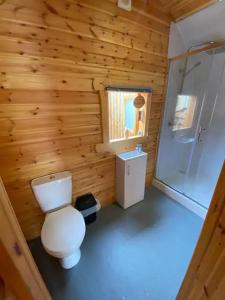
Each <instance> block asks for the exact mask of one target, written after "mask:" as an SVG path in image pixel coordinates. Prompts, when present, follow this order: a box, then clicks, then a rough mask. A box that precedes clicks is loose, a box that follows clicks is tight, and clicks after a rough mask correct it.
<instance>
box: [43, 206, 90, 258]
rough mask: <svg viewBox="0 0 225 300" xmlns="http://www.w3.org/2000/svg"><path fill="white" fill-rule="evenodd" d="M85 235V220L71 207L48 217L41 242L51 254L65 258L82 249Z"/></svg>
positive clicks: (52, 213)
mask: <svg viewBox="0 0 225 300" xmlns="http://www.w3.org/2000/svg"><path fill="white" fill-rule="evenodd" d="M84 234H85V223H84V218H83V216H82V214H81V213H80V212H79V211H78V210H77V209H75V208H74V207H72V206H71V205H70V206H66V207H64V208H61V209H59V210H57V211H54V212H51V213H49V214H48V215H47V216H46V218H45V222H44V225H43V227H42V230H41V240H42V244H43V246H44V247H45V249H46V250H47V251H48V252H49V253H50V254H53V255H56V256H59V257H60V256H62V257H63V256H64V255H66V254H67V253H70V252H72V251H73V249H77V248H79V247H80V245H81V243H82V241H83V238H84Z"/></svg>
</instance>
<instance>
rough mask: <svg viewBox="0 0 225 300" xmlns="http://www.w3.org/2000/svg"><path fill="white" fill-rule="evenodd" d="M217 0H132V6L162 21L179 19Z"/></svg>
mask: <svg viewBox="0 0 225 300" xmlns="http://www.w3.org/2000/svg"><path fill="white" fill-rule="evenodd" d="M216 2H218V0H132V3H133V7H134V8H135V9H137V10H141V11H142V12H145V13H148V14H153V15H155V16H157V17H160V18H161V19H163V20H164V21H179V20H181V19H183V18H185V17H188V16H190V15H192V14H193V13H196V12H198V11H200V10H202V9H203V8H206V7H208V6H210V5H212V4H214V3H216Z"/></svg>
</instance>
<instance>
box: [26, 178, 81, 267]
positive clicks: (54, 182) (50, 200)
mask: <svg viewBox="0 0 225 300" xmlns="http://www.w3.org/2000/svg"><path fill="white" fill-rule="evenodd" d="M31 186H32V189H33V191H34V194H35V197H36V199H37V201H38V203H39V205H40V207H41V209H42V210H43V212H45V213H46V215H45V220H44V224H43V226H42V229H41V241H42V245H43V247H44V249H45V251H46V252H47V253H48V254H50V255H52V256H54V257H56V258H59V261H60V263H61V265H62V267H63V268H65V269H69V268H72V267H73V266H75V265H76V264H77V263H78V262H79V260H80V257H81V252H80V246H81V243H82V241H83V239H84V235H85V229H86V228H85V222H84V218H83V216H82V214H81V213H80V212H79V211H78V210H77V209H75V208H74V207H73V206H72V205H71V201H72V175H71V173H70V172H62V173H56V174H52V175H48V176H44V177H40V178H37V179H34V180H32V182H31Z"/></svg>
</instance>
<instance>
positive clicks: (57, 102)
mask: <svg viewBox="0 0 225 300" xmlns="http://www.w3.org/2000/svg"><path fill="white" fill-rule="evenodd" d="M168 32H169V23H168V21H166V20H159V19H157V17H155V16H154V15H146V14H141V12H135V11H132V12H126V11H124V10H121V9H119V8H117V6H116V4H115V3H113V2H111V1H109V0H106V1H102V0H82V1H81V0H80V1H75V0H74V1H73V0H70V1H62V0H43V1H42V0H5V1H1V3H0V66H1V72H0V87H1V89H0V168H1V172H0V173H1V176H2V178H3V181H4V184H5V186H6V189H7V192H8V194H9V196H10V199H11V201H12V204H13V207H14V209H15V212H16V214H17V217H18V220H19V222H20V224H21V227H22V230H23V232H24V233H25V236H26V238H27V239H31V238H34V237H36V236H38V235H39V234H40V229H41V226H42V223H43V214H42V212H41V210H40V208H39V206H38V204H37V202H36V200H35V198H34V196H33V194H32V191H31V188H30V181H31V180H32V179H33V178H36V177H39V176H42V175H46V174H50V173H54V172H60V171H63V170H70V171H71V172H72V173H73V181H74V196H77V195H80V194H83V193H86V192H92V193H94V195H95V196H96V197H98V198H99V199H100V201H101V203H102V204H103V205H106V204H108V203H110V202H112V201H113V200H114V196H115V155H114V154H112V153H106V152H104V151H103V152H100V151H97V149H98V146H99V145H100V144H101V143H102V141H103V137H102V127H101V125H102V124H101V107H100V99H99V90H102V89H104V87H105V86H106V85H108V84H116V83H118V84H129V85H135V86H140V85H141V86H147V87H152V88H153V96H152V103H151V114H150V120H149V137H148V139H147V140H146V142H145V144H144V146H145V150H146V151H148V153H149V163H148V171H147V184H148V185H149V184H150V182H151V178H152V175H153V170H154V164H155V157H156V148H157V136H158V132H159V126H160V118H161V112H162V107H163V101H164V99H163V94H164V86H165V81H166V74H167V46H168Z"/></svg>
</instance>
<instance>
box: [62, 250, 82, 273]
mask: <svg viewBox="0 0 225 300" xmlns="http://www.w3.org/2000/svg"><path fill="white" fill-rule="evenodd" d="M80 256H81V253H80V249H78V250H77V251H76V252H74V253H73V254H71V255H69V256H66V257H64V258H61V259H60V263H61V266H62V267H63V268H64V269H71V268H72V267H74V266H75V265H76V264H78V262H79V260H80Z"/></svg>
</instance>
